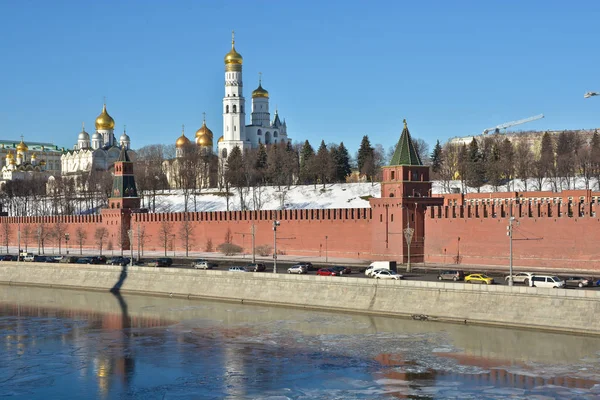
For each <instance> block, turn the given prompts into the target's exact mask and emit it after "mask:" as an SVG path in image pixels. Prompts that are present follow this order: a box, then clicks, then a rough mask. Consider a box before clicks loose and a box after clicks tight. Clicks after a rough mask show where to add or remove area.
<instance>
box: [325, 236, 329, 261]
mask: <svg viewBox="0 0 600 400" xmlns="http://www.w3.org/2000/svg"><path fill="white" fill-rule="evenodd" d="M327 238H328V237H327V236H325V262H329V252H328V249H327Z"/></svg>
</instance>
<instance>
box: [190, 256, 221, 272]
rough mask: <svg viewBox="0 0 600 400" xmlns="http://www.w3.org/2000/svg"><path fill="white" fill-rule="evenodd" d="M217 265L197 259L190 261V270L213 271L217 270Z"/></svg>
mask: <svg viewBox="0 0 600 400" xmlns="http://www.w3.org/2000/svg"><path fill="white" fill-rule="evenodd" d="M217 266H218V265H217V264H216V263H213V262H210V261H208V260H205V259H203V258H199V259H197V260H194V261H192V268H196V269H213V268H217Z"/></svg>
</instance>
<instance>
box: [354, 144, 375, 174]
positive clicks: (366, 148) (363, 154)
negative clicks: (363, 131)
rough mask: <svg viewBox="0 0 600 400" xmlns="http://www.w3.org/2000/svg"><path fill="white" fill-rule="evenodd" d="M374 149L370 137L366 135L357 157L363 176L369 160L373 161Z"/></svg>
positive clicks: (359, 169)
mask: <svg viewBox="0 0 600 400" xmlns="http://www.w3.org/2000/svg"><path fill="white" fill-rule="evenodd" d="M373 158H374V157H373V147H372V146H371V142H370V141H369V136H367V135H365V136H363V138H362V141H361V142H360V148H359V149H358V155H357V156H356V161H357V167H358V171H359V172H360V173H361V174H362V173H363V169H364V166H365V163H366V161H367V159H373Z"/></svg>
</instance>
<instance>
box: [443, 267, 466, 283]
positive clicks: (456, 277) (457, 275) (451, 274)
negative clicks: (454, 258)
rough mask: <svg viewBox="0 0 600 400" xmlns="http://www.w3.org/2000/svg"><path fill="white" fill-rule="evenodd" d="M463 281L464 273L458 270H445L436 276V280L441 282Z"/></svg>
mask: <svg viewBox="0 0 600 400" xmlns="http://www.w3.org/2000/svg"><path fill="white" fill-rule="evenodd" d="M464 279H465V273H464V271H460V270H456V269H453V270H446V271H440V273H439V274H438V280H440V281H443V280H449V281H454V282H456V281H463V280H464Z"/></svg>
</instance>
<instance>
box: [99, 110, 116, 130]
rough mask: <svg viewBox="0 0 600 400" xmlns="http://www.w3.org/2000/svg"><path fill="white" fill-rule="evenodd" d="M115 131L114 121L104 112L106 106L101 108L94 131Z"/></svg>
mask: <svg viewBox="0 0 600 400" xmlns="http://www.w3.org/2000/svg"><path fill="white" fill-rule="evenodd" d="M106 129H115V120H114V119H113V118H112V117H111V116H110V115H108V112H106V104H104V105H103V106H102V112H101V113H100V115H98V118H96V130H106Z"/></svg>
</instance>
